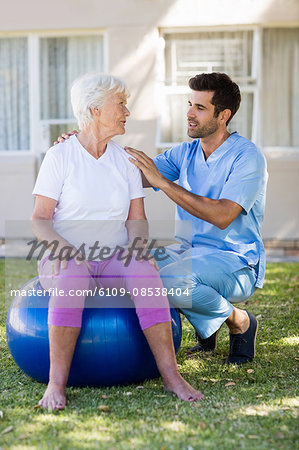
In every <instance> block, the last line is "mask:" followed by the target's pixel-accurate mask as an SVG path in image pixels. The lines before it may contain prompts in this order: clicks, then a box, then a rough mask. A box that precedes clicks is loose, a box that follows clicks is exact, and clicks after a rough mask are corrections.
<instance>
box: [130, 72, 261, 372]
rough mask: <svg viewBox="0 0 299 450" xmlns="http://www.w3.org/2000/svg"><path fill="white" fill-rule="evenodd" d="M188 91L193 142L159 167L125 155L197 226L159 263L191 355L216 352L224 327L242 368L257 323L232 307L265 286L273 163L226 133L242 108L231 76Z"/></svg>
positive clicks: (232, 356)
mask: <svg viewBox="0 0 299 450" xmlns="http://www.w3.org/2000/svg"><path fill="white" fill-rule="evenodd" d="M189 86H190V88H191V92H190V100H189V110H188V113H187V119H188V135H189V136H190V137H191V138H194V140H193V141H192V142H191V143H186V142H184V143H182V144H180V145H178V146H177V147H174V148H172V149H170V150H167V151H166V152H164V153H163V154H161V155H158V156H157V157H156V158H154V160H152V159H151V158H149V157H148V156H147V155H146V154H144V153H143V152H140V151H137V150H135V149H132V148H130V147H126V150H127V151H128V153H129V154H130V155H131V156H133V157H134V158H135V159H131V161H132V163H133V164H135V165H136V166H137V167H139V168H140V170H141V171H142V172H143V174H144V176H145V178H146V179H147V180H148V182H149V184H150V185H152V186H153V187H154V188H156V189H161V190H162V191H163V192H164V193H165V194H166V195H167V196H168V197H169V198H171V200H173V201H174V202H175V203H176V204H177V220H178V223H180V221H188V223H190V224H192V236H191V238H190V236H188V231H187V229H188V227H184V226H182V227H180V228H181V229H182V230H183V231H182V230H181V231H180V232H179V233H178V236H177V239H178V240H179V241H180V245H175V246H170V247H167V254H168V258H167V259H166V260H163V261H160V262H158V264H159V267H160V274H161V277H162V280H163V283H164V285H165V287H167V288H168V290H169V291H170V292H173V294H172V295H170V300H171V302H172V304H174V305H175V306H177V307H178V308H180V310H181V311H182V312H183V313H184V314H185V315H186V317H187V318H188V320H189V321H190V322H191V324H192V325H193V326H194V328H195V329H196V331H197V336H198V344H197V345H196V346H195V347H194V348H193V349H191V350H193V351H197V350H213V349H214V348H215V346H216V336H217V331H218V330H219V328H220V327H221V325H222V324H223V323H224V322H225V323H226V325H227V326H228V328H229V332H230V352H229V355H228V358H227V360H226V361H227V363H236V364H243V363H245V362H247V361H251V360H252V359H253V357H254V353H255V339H256V333H257V320H256V318H255V317H254V316H253V315H252V314H251V313H250V312H248V311H245V310H242V309H239V308H236V307H235V306H233V305H232V303H235V302H242V301H244V300H246V299H247V298H249V297H250V296H251V295H252V294H253V293H254V292H255V290H256V288H261V287H262V285H263V279H264V273H265V252H264V247H263V243H262V239H261V233H260V230H261V225H262V220H263V215H264V206H265V193H266V183H267V171H266V163H265V159H264V157H263V155H262V153H261V152H260V151H259V150H258V149H257V147H256V146H255V145H254V144H253V143H252V142H251V141H249V140H248V139H245V138H244V137H242V136H240V135H239V134H238V133H236V132H235V133H229V132H228V130H227V125H228V123H229V122H230V120H231V119H232V117H233V116H234V114H235V113H236V112H237V110H238V108H239V105H240V101H241V96H240V91H239V88H238V86H237V84H236V83H234V82H233V81H232V80H231V79H230V78H229V77H228V76H227V75H226V74H223V73H209V74H201V75H197V76H195V77H194V78H191V79H190V80H189ZM176 180H178V184H176V183H174V181H176ZM182 223H186V222H182ZM184 229H185V230H186V232H185V235H184ZM172 288H173V289H172ZM177 288H180V289H177ZM171 290H172V291H171ZM190 293H191V294H192V295H191V297H190V295H188V294H190Z"/></svg>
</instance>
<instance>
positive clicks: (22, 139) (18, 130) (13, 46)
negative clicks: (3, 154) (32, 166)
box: [0, 38, 29, 150]
mask: <svg viewBox="0 0 299 450" xmlns="http://www.w3.org/2000/svg"><path fill="white" fill-rule="evenodd" d="M0 98H1V101H0V150H27V149H29V88H28V46H27V39H26V38H10V39H0Z"/></svg>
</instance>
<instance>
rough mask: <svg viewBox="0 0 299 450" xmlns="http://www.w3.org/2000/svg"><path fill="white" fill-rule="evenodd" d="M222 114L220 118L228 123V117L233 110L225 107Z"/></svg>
mask: <svg viewBox="0 0 299 450" xmlns="http://www.w3.org/2000/svg"><path fill="white" fill-rule="evenodd" d="M219 115H220V120H221V121H222V122H224V123H226V122H227V121H228V119H229V118H230V116H231V115H232V112H231V110H230V109H224V110H223V111H221V113H220V114H219Z"/></svg>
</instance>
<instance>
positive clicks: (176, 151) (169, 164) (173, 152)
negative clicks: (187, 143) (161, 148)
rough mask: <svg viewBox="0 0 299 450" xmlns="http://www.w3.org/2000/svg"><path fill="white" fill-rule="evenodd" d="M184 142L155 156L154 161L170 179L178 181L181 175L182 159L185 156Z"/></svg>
mask: <svg viewBox="0 0 299 450" xmlns="http://www.w3.org/2000/svg"><path fill="white" fill-rule="evenodd" d="M183 147H184V144H181V145H178V146H177V147H173V148H171V149H170V150H166V151H165V152H164V153H162V154H161V155H158V156H156V157H155V158H154V163H155V164H156V166H157V168H158V169H159V171H160V172H161V174H162V175H163V176H164V177H165V178H167V179H168V180H170V181H176V180H177V179H178V178H179V176H180V167H181V161H182V158H183V156H184V153H185V152H184V148H183Z"/></svg>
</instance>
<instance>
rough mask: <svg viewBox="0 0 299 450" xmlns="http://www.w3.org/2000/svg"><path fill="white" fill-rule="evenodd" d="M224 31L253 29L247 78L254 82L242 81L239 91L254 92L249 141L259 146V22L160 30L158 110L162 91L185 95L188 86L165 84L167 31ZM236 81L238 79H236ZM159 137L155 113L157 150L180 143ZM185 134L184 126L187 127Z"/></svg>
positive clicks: (260, 31) (178, 32)
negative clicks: (256, 23)
mask: <svg viewBox="0 0 299 450" xmlns="http://www.w3.org/2000/svg"><path fill="white" fill-rule="evenodd" d="M207 31H208V32H213V31H214V32H222V31H223V32H225V31H252V32H253V46H252V66H251V76H250V80H254V81H255V84H254V85H252V84H249V83H248V84H245V85H243V86H242V87H241V94H242V93H246V92H248V93H252V94H253V111H252V130H251V140H252V141H253V142H255V143H256V144H257V145H258V146H260V145H261V129H262V124H261V119H262V115H261V95H260V91H261V80H262V64H261V62H262V59H261V58H262V27H261V26H259V25H253V26H233V27H232V26H228V27H196V28H194V27H188V28H179V29H176V28H167V29H161V30H160V47H159V57H158V70H157V73H158V80H157V107H158V111H161V108H162V101H161V99H164V98H165V94H188V92H189V87H188V86H175V85H171V86H166V85H165V59H164V49H165V38H164V36H165V35H167V34H173V33H176V34H180V33H182V34H186V33H194V32H207ZM237 81H238V80H237ZM161 136H162V121H161V116H160V115H159V116H158V120H157V133H156V147H157V149H158V150H164V149H167V148H171V147H174V146H175V145H178V144H179V142H161ZM186 137H187V126H186Z"/></svg>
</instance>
